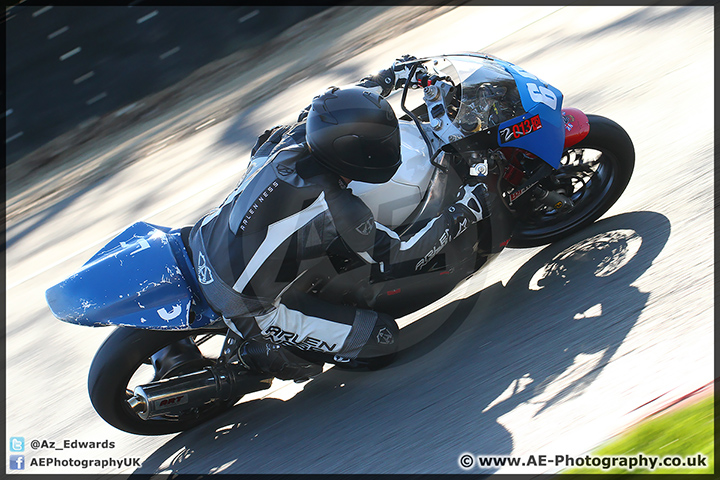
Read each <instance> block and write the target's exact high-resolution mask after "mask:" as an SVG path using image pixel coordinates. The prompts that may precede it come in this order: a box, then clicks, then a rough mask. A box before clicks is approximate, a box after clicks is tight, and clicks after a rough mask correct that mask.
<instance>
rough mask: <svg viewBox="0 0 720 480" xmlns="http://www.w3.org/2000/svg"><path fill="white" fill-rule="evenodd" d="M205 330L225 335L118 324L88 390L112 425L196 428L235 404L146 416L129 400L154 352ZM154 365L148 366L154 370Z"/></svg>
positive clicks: (151, 430) (153, 431)
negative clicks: (175, 414)
mask: <svg viewBox="0 0 720 480" xmlns="http://www.w3.org/2000/svg"><path fill="white" fill-rule="evenodd" d="M201 334H204V335H214V334H220V335H222V334H224V332H223V331H221V330H215V331H208V330H206V331H203V332H200V331H197V330H185V331H157V330H144V329H135V328H124V327H119V328H117V329H116V330H115V331H114V332H113V333H111V334H110V336H108V338H107V339H106V340H105V342H104V343H103V344H102V346H100V348H99V349H98V351H97V353H96V354H95V358H94V359H93V362H92V365H91V366H90V373H89V375H88V391H89V393H90V400H91V402H92V405H93V407H94V408H95V411H97V413H98V414H99V415H100V416H101V417H102V418H103V419H104V420H105V421H106V422H108V423H109V424H110V425H112V426H113V427H115V428H118V429H120V430H123V431H125V432H128V433H134V434H138V435H164V434H168V433H176V432H180V431H183V430H187V429H189V428H192V427H194V426H195V425H198V424H199V423H202V422H204V421H206V420H207V419H209V418H210V417H213V416H215V415H218V414H219V413H220V412H222V411H223V410H226V409H227V408H230V407H231V406H232V405H229V404H226V403H225V404H223V403H220V402H215V403H213V404H212V405H211V406H210V407H207V408H205V409H204V410H200V411H194V412H190V413H188V414H187V415H181V416H175V417H167V418H166V417H161V418H153V419H149V420H143V419H142V418H140V417H139V416H138V415H137V414H136V413H135V412H134V411H133V410H132V409H131V408H130V406H129V405H128V403H127V399H128V398H129V397H130V396H132V389H133V387H134V386H133V385H132V383H134V382H131V380H132V379H133V377H134V375H136V372H138V370H139V369H141V368H142V367H143V365H145V364H150V363H151V361H150V357H151V356H152V355H153V354H155V353H156V352H159V351H160V350H162V349H163V348H165V347H167V346H169V345H171V344H173V343H175V342H178V341H183V340H185V339H188V338H194V337H195V336H198V335H201ZM199 361H200V363H205V364H207V365H209V364H210V363H212V362H213V360H212V359H210V358H203V357H200V358H199ZM197 366H198V363H197V362H194V364H193V365H192V367H191V370H199V369H200V368H197ZM151 368H152V367H147V368H146V369H147V370H151ZM185 373H189V372H185ZM148 380H152V379H148ZM140 383H142V382H140Z"/></svg>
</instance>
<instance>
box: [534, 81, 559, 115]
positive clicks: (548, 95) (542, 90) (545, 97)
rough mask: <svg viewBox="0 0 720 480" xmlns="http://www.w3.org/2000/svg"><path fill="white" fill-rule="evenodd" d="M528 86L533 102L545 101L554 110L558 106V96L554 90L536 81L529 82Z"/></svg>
mask: <svg viewBox="0 0 720 480" xmlns="http://www.w3.org/2000/svg"><path fill="white" fill-rule="evenodd" d="M527 88H528V93H529V94H530V98H531V99H532V100H533V102H537V103H544V104H545V105H547V106H548V107H550V108H552V109H553V110H555V108H557V97H556V96H555V94H554V93H553V92H552V90H550V89H549V88H546V87H544V86H542V85H540V86H538V85H536V84H534V83H528V84H527Z"/></svg>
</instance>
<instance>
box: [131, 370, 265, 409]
mask: <svg viewBox="0 0 720 480" xmlns="http://www.w3.org/2000/svg"><path fill="white" fill-rule="evenodd" d="M271 383H272V377H264V376H261V375H257V374H253V373H250V372H248V371H247V370H241V371H235V370H233V369H231V368H227V367H225V366H223V367H218V366H213V367H207V368H205V369H204V370H201V371H199V372H193V373H188V374H186V375H180V376H177V377H171V378H166V379H163V380H159V381H157V382H151V383H148V384H146V385H138V386H137V387H135V390H134V392H133V394H134V396H133V397H131V398H129V399H128V400H127V402H128V405H129V406H130V408H132V409H133V411H134V412H135V413H137V415H138V416H139V417H140V418H142V419H143V420H149V419H151V418H153V417H158V416H161V415H178V414H180V413H182V412H184V411H186V410H189V409H191V408H196V407H201V406H203V405H205V404H207V403H210V402H213V401H217V400H219V401H228V400H230V399H232V398H234V397H236V396H237V395H238V394H240V395H245V394H247V393H251V392H256V391H258V390H265V389H267V388H269V387H270V384H271ZM238 398H239V397H238Z"/></svg>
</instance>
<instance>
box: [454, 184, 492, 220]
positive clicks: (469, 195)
mask: <svg viewBox="0 0 720 480" xmlns="http://www.w3.org/2000/svg"><path fill="white" fill-rule="evenodd" d="M457 198H458V199H457V201H456V202H455V205H458V206H460V207H461V208H464V209H466V210H468V211H469V212H470V213H471V215H472V216H471V217H470V220H471V221H473V219H474V221H473V223H477V222H479V221H480V220H482V219H484V218H487V217H489V216H490V209H489V208H488V204H487V203H488V202H487V187H486V186H485V184H484V183H478V184H477V185H473V186H471V185H463V186H462V187H460V190H459V191H458V197H457Z"/></svg>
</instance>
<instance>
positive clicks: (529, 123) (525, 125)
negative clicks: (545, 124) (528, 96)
mask: <svg viewBox="0 0 720 480" xmlns="http://www.w3.org/2000/svg"><path fill="white" fill-rule="evenodd" d="M541 128H542V123H541V122H540V115H535V116H534V117H530V118H528V119H527V120H523V121H521V122H519V123H516V124H515V125H510V126H509V127H505V128H503V129H502V130H500V132H499V133H500V143H507V142H511V141H513V140H517V139H518V138H521V137H524V136H525V135H528V134H530V133H532V132H537V131H538V130H540V129H541Z"/></svg>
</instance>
